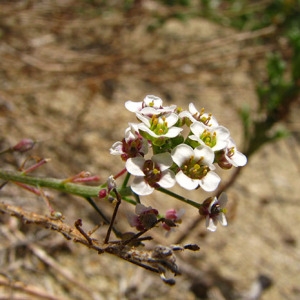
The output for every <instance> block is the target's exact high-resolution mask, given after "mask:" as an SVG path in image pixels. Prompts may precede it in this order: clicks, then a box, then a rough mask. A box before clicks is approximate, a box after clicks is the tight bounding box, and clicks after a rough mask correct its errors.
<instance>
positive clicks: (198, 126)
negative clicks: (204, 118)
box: [189, 122, 230, 151]
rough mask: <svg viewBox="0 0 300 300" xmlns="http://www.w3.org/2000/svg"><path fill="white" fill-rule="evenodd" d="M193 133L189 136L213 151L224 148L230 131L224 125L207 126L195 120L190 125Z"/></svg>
mask: <svg viewBox="0 0 300 300" xmlns="http://www.w3.org/2000/svg"><path fill="white" fill-rule="evenodd" d="M190 129H191V131H192V133H193V135H190V136H189V138H190V139H191V140H193V141H196V142H198V143H200V144H201V145H203V146H208V147H210V148H211V149H212V150H213V151H218V150H221V149H224V148H226V146H227V143H228V139H229V137H230V132H229V130H228V129H227V128H225V127H224V126H216V127H209V126H206V125H204V124H203V123H201V122H195V123H193V124H192V125H191V126H190Z"/></svg>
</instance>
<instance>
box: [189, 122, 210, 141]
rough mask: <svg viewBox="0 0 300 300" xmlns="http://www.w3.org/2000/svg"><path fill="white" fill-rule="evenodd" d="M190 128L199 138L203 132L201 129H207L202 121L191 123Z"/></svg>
mask: <svg viewBox="0 0 300 300" xmlns="http://www.w3.org/2000/svg"><path fill="white" fill-rule="evenodd" d="M190 129H191V131H192V133H193V134H194V135H195V136H196V137H198V138H200V136H201V134H202V133H203V131H204V130H205V129H207V126H205V125H204V124H203V123H201V122H195V123H193V124H192V125H191V126H190Z"/></svg>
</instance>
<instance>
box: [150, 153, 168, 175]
mask: <svg viewBox="0 0 300 300" xmlns="http://www.w3.org/2000/svg"><path fill="white" fill-rule="evenodd" d="M151 160H152V161H154V162H156V163H157V164H158V165H159V168H160V170H161V171H164V170H166V169H169V168H170V167H171V166H172V164H173V160H172V157H171V154H170V153H168V152H165V153H159V154H155V155H153V156H152V158H151Z"/></svg>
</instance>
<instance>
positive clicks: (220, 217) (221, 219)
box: [218, 212, 227, 226]
mask: <svg viewBox="0 0 300 300" xmlns="http://www.w3.org/2000/svg"><path fill="white" fill-rule="evenodd" d="M218 221H219V222H220V224H221V225H222V226H227V220H226V217H225V215H224V213H222V212H221V213H220V214H219V215H218Z"/></svg>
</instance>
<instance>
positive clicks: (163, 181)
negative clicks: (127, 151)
mask: <svg viewBox="0 0 300 300" xmlns="http://www.w3.org/2000/svg"><path fill="white" fill-rule="evenodd" d="M172 164H173V161H172V158H171V155H170V154H169V153H159V154H156V155H153V156H152V158H151V160H145V159H144V158H143V157H134V158H129V159H128V160H127V161H126V169H127V171H128V172H129V173H130V174H132V175H135V176H136V177H135V178H134V180H133V182H132V184H131V189H132V191H133V192H134V193H136V194H138V195H149V194H151V193H152V192H153V191H154V189H155V188H158V187H163V188H171V187H172V186H173V185H174V184H175V182H176V181H175V175H174V173H173V171H171V170H169V168H170V167H171V166H172Z"/></svg>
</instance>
